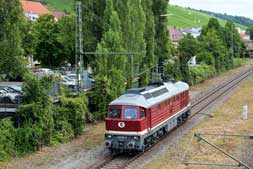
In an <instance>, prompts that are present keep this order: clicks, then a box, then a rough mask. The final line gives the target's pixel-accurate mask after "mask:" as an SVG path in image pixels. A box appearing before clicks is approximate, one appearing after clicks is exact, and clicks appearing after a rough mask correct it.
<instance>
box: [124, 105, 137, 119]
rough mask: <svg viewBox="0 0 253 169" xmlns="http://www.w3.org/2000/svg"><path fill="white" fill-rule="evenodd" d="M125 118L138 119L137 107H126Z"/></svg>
mask: <svg viewBox="0 0 253 169" xmlns="http://www.w3.org/2000/svg"><path fill="white" fill-rule="evenodd" d="M124 118H125V119H137V109H136V108H133V107H131V108H125V110H124Z"/></svg>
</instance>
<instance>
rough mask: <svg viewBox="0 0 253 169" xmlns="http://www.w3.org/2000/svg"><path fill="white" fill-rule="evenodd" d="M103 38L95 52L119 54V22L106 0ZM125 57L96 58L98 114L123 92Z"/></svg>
mask: <svg viewBox="0 0 253 169" xmlns="http://www.w3.org/2000/svg"><path fill="white" fill-rule="evenodd" d="M103 31H104V33H103V36H102V40H101V42H100V43H99V44H98V46H97V52H120V51H123V48H122V35H121V26H120V20H119V16H118V14H117V12H116V11H115V10H114V6H113V1H112V0H106V9H105V11H104V20H103ZM125 64H126V57H124V56H120V55H106V54H105V55H97V56H96V65H97V69H96V76H95V79H96V83H97V84H98V86H97V87H96V89H95V94H94V97H96V100H97V101H98V102H97V103H98V104H99V105H98V108H99V110H98V111H99V112H100V113H101V114H103V113H104V112H105V110H106V107H107V104H108V103H109V102H110V101H111V100H113V99H115V98H116V97H117V96H119V95H120V94H122V93H123V92H124V91H125V82H126V81H125V79H126V78H125Z"/></svg>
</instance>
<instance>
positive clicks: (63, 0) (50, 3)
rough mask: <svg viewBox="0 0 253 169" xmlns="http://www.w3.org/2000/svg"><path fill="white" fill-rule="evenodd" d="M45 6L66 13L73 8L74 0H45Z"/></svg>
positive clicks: (71, 11)
mask: <svg viewBox="0 0 253 169" xmlns="http://www.w3.org/2000/svg"><path fill="white" fill-rule="evenodd" d="M46 6H47V8H48V9H49V10H59V11H65V12H67V13H73V12H74V10H75V1H74V0H47V1H46Z"/></svg>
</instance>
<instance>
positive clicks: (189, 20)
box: [168, 5, 246, 30]
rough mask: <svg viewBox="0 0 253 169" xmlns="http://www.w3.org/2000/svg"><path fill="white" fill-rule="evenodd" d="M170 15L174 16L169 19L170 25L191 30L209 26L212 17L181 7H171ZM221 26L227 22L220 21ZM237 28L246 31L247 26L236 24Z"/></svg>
mask: <svg viewBox="0 0 253 169" xmlns="http://www.w3.org/2000/svg"><path fill="white" fill-rule="evenodd" d="M168 13H170V14H172V15H171V16H169V17H168V24H169V25H173V26H176V27H177V28H191V27H202V26H203V25H207V23H208V21H209V19H210V18H212V16H210V15H207V14H204V13H201V12H197V11H194V10H191V9H188V8H182V7H179V6H172V5H169V7H168ZM218 20H219V22H220V24H221V25H223V26H224V25H225V24H226V21H225V20H221V19H218ZM236 26H237V27H240V28H242V29H244V30H245V29H246V27H245V26H242V25H239V24H236Z"/></svg>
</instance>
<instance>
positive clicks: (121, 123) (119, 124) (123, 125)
mask: <svg viewBox="0 0 253 169" xmlns="http://www.w3.org/2000/svg"><path fill="white" fill-rule="evenodd" d="M118 126H119V128H124V127H125V126H126V124H125V123H124V122H118Z"/></svg>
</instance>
